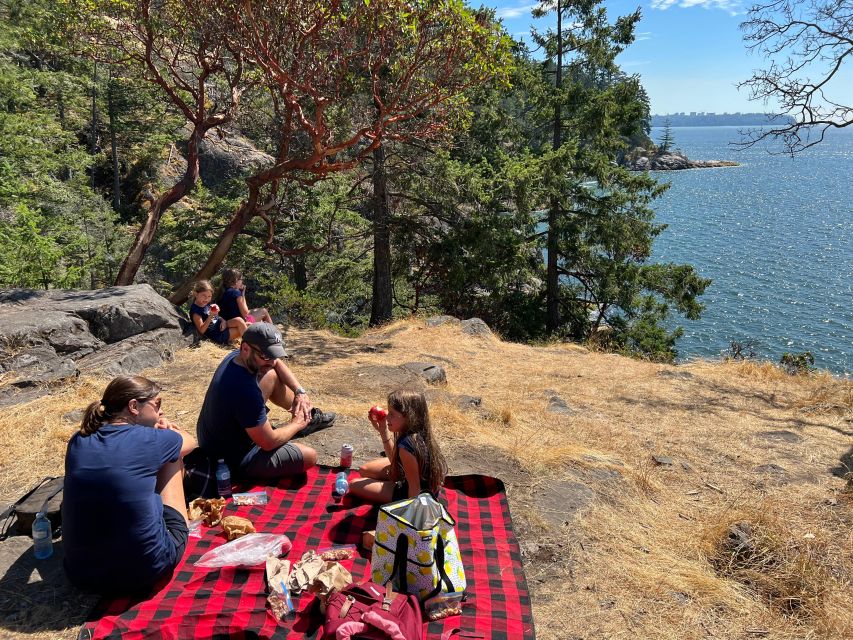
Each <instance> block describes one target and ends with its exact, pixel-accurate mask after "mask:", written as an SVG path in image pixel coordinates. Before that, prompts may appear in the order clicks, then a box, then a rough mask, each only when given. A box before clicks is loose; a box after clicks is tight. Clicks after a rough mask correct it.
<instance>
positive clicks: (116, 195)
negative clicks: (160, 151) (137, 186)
mask: <svg viewBox="0 0 853 640" xmlns="http://www.w3.org/2000/svg"><path fill="white" fill-rule="evenodd" d="M114 93H115V83H114V82H113V79H112V77H110V82H109V84H108V85H107V115H108V116H109V119H110V147H111V149H112V154H113V210H115V211H118V210H119V207H121V176H120V175H119V163H118V141H117V138H116V117H117V115H116V105H115V95H114Z"/></svg>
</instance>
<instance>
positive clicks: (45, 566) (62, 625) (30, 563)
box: [0, 536, 98, 638]
mask: <svg viewBox="0 0 853 640" xmlns="http://www.w3.org/2000/svg"><path fill="white" fill-rule="evenodd" d="M53 549H54V551H53V555H52V556H51V557H50V558H47V559H46V560H36V557H35V555H33V549H32V540H30V539H29V538H28V537H27V536H12V537H10V538H9V539H7V540H5V541H3V542H2V543H0V569H2V570H3V571H4V573H3V575H2V577H0V629H6V630H8V631H11V632H16V633H37V632H45V631H53V632H55V631H61V630H67V632H66V633H62V634H58V635H55V636H54V637H67V638H74V637H76V636H77V627H79V626H80V625H82V624H83V622H85V620H86V616H87V614H88V612H89V611H90V610H91V609H92V607H93V606H94V605H95V603H96V602H97V600H98V596H96V595H92V594H87V593H83V592H82V591H80V590H78V589H77V588H76V587H74V586H73V585H72V584H71V583H70V582H69V581H68V579H67V578H66V577H65V571H64V570H63V568H62V560H63V557H64V553H63V548H62V541H61V540H59V541H56V542H54V545H53ZM0 635H3V634H0Z"/></svg>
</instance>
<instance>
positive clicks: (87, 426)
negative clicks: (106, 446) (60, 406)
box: [80, 400, 106, 436]
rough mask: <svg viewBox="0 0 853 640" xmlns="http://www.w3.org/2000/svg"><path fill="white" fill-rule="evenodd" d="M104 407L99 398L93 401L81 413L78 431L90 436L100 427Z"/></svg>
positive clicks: (102, 420)
mask: <svg viewBox="0 0 853 640" xmlns="http://www.w3.org/2000/svg"><path fill="white" fill-rule="evenodd" d="M105 412H106V407H104V405H102V404H101V402H100V400H99V401H97V402H93V403H92V404H90V405H89V406H88V407H86V411H85V412H84V413H83V421H82V422H81V423H80V433H82V434H83V435H84V436H90V435H92V434H93V433H95V432H96V431H97V430H98V429H100V428H101V427H102V426H103V424H104V421H105V420H104V418H105V415H104V414H105Z"/></svg>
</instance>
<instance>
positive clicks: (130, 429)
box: [62, 424, 183, 592]
mask: <svg viewBox="0 0 853 640" xmlns="http://www.w3.org/2000/svg"><path fill="white" fill-rule="evenodd" d="M182 443H183V439H182V438H181V436H180V435H179V434H178V433H176V432H174V431H170V430H168V429H156V428H154V427H145V426H141V425H113V424H105V425H103V426H102V427H101V428H100V429H98V431H96V432H95V433H93V434H91V435H88V436H84V435H82V434H80V433H77V434H75V435H74V436H72V437H71V440H70V441H69V442H68V449H67V451H66V454H65V484H64V491H63V498H62V544H63V547H64V550H65V569H66V572H67V574H68V576H69V578H70V579H71V581H72V582H73V583H74V584H76V585H77V586H79V587H81V588H84V589H92V590H96V591H110V590H112V591H119V592H128V591H131V590H134V589H139V588H145V587H146V586H150V585H151V584H153V583H154V582H155V581H156V580H157V579H158V578H159V577H160V576H161V575H162V574H164V573H165V572H166V571H167V570H169V569H171V568H173V567H174V566H175V564H176V563H177V560H178V559H179V558H177V557H176V555H177V553H176V549H175V545H174V543H173V542H172V538H171V537H170V536H169V533H168V531H167V530H166V524H165V522H164V520H163V501H162V500H161V498H160V496H159V495H158V494H157V493H155V489H156V485H157V473H158V472H159V471H160V469H161V467H162V466H163V465H164V464H166V463H167V462H174V461H175V460H177V459H178V458H179V457H180V455H181V445H182Z"/></svg>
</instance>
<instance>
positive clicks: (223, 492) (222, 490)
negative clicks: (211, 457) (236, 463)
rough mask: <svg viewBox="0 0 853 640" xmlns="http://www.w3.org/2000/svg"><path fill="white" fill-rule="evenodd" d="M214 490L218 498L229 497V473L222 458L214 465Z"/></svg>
mask: <svg viewBox="0 0 853 640" xmlns="http://www.w3.org/2000/svg"><path fill="white" fill-rule="evenodd" d="M216 488H217V490H218V491H219V497H220V498H230V497H231V471H230V470H229V469H228V465H227V464H225V460H223V459H222V458H220V459H219V463H218V464H217V465H216Z"/></svg>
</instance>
